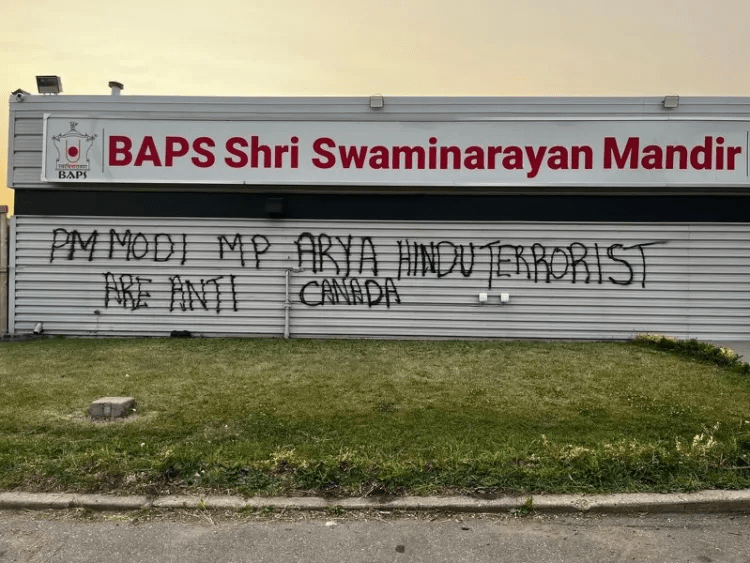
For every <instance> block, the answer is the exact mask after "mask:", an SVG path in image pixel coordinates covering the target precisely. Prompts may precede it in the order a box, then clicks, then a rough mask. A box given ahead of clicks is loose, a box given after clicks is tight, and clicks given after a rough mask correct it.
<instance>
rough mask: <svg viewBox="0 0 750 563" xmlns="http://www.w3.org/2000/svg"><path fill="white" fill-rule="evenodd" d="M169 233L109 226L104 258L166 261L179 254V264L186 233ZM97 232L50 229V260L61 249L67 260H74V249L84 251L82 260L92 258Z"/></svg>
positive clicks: (184, 257)
mask: <svg viewBox="0 0 750 563" xmlns="http://www.w3.org/2000/svg"><path fill="white" fill-rule="evenodd" d="M174 237H175V238H177V240H175V238H173V235H170V234H168V233H156V234H154V235H146V234H144V233H141V232H135V233H134V232H132V231H131V230H130V229H126V230H125V231H124V232H122V233H120V232H118V231H117V230H116V229H110V230H109V241H108V242H107V243H103V244H106V248H107V258H108V259H109V260H112V259H118V258H125V260H126V261H127V262H129V261H131V260H135V261H138V260H143V259H144V258H147V257H150V258H151V259H153V261H154V262H168V261H169V260H171V259H172V258H173V257H175V255H176V254H177V255H179V257H180V264H185V262H186V261H187V247H188V244H187V235H186V234H184V233H183V234H181V235H174ZM102 238H104V236H102V237H100V236H99V232H98V231H96V230H94V231H92V232H91V233H90V234H88V235H86V234H83V235H82V234H81V232H80V231H78V230H76V229H71V230H68V229H63V228H58V229H54V230H53V231H52V247H51V252H50V259H49V261H50V262H54V260H55V258H56V257H57V256H58V255H59V254H60V253H64V256H65V258H66V259H67V260H74V259H75V257H76V252H77V251H79V250H81V251H83V252H86V253H88V254H87V255H86V260H87V261H89V262H91V261H93V260H94V258H95V254H94V252H95V250H96V248H97V245H98V244H99V242H100V240H101V239H102Z"/></svg>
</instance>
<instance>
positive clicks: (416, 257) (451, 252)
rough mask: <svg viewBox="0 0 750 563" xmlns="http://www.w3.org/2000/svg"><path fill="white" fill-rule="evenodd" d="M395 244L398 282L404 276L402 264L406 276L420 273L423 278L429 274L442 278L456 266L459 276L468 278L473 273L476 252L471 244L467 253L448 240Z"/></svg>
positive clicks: (403, 241) (463, 246)
mask: <svg viewBox="0 0 750 563" xmlns="http://www.w3.org/2000/svg"><path fill="white" fill-rule="evenodd" d="M396 244H397V245H398V275H397V276H396V277H397V278H398V279H399V280H400V279H401V276H402V275H403V274H404V272H403V265H404V264H406V275H407V276H417V275H419V274H420V273H421V275H422V277H424V276H426V275H427V274H428V273H431V274H435V275H437V277H438V278H444V277H445V276H447V275H449V274H451V273H453V271H454V270H455V269H456V266H459V268H460V272H461V275H462V276H464V277H465V278H468V277H470V276H471V274H472V272H473V271H474V261H475V258H476V252H475V246H474V243H472V242H470V243H469V244H468V253H467V251H466V246H465V245H463V244H455V243H453V242H451V241H448V240H441V241H439V242H437V243H436V242H433V241H431V242H430V243H429V244H424V243H419V242H410V241H409V240H408V239H406V240H397V241H396ZM467 262H468V263H467Z"/></svg>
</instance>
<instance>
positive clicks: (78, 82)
mask: <svg viewBox="0 0 750 563" xmlns="http://www.w3.org/2000/svg"><path fill="white" fill-rule="evenodd" d="M0 9H1V10H2V14H3V17H2V18H1V19H0V93H1V94H2V95H0V130H2V131H3V132H4V133H3V134H2V139H3V141H0V205H8V206H10V208H11V210H12V205H13V192H12V190H10V189H8V188H6V182H7V172H6V167H7V161H8V156H7V149H8V146H7V141H5V139H7V130H8V98H9V97H10V93H11V92H12V91H14V90H16V89H18V88H22V89H24V90H26V91H29V92H36V82H35V76H37V75H44V74H56V75H58V76H60V77H61V78H62V83H63V94H62V95H76V94H79V95H92V94H101V95H109V92H110V90H109V88H108V87H107V83H108V82H109V81H110V80H116V81H118V82H121V83H123V84H124V85H125V90H124V91H123V95H132V96H137V95H189V96H203V95H205V96H209V95H210V96H216V95H222V96H223V95H226V96H256V95H257V96H317V95H320V96H370V95H372V94H376V93H378V94H382V95H384V96H385V97H386V99H387V97H388V96H662V95H666V94H678V95H680V96H747V95H750V2H748V1H747V0H247V1H245V2H242V1H239V0H210V1H208V2H207V1H205V0H201V1H197V0H178V1H177V0H121V1H119V2H103V1H102V0H95V1H94V0H77V1H76V2H73V3H66V4H61V3H60V2H58V1H54V2H53V1H51V0H25V1H24V2H15V1H11V0H0Z"/></svg>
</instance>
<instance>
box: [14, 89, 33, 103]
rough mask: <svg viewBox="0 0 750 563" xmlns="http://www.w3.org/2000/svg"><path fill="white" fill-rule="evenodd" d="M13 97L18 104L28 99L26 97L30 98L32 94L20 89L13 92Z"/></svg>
mask: <svg viewBox="0 0 750 563" xmlns="http://www.w3.org/2000/svg"><path fill="white" fill-rule="evenodd" d="M13 95H14V96H15V98H16V101H17V102H22V101H24V100H25V99H26V96H29V95H30V94H29V93H28V92H27V91H26V90H21V89H20V88H19V89H18V90H16V91H15V92H13Z"/></svg>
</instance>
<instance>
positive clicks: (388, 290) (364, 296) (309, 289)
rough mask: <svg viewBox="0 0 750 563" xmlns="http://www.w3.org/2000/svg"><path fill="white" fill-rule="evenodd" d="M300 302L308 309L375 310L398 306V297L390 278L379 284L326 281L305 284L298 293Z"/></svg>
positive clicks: (358, 281) (375, 281)
mask: <svg viewBox="0 0 750 563" xmlns="http://www.w3.org/2000/svg"><path fill="white" fill-rule="evenodd" d="M299 299H300V301H301V302H302V303H303V304H304V305H307V306H309V307H319V306H321V305H367V306H368V307H375V306H377V305H385V306H386V308H390V307H391V305H392V304H400V303H401V296H400V295H399V294H398V289H397V288H396V284H395V283H394V281H393V278H385V279H384V280H383V281H382V282H379V281H377V280H374V279H371V278H368V279H366V280H364V282H360V280H359V279H358V278H347V277H343V278H339V279H336V278H325V279H323V280H321V281H318V280H312V281H309V282H307V283H306V284H305V285H304V286H302V289H301V290H300V292H299Z"/></svg>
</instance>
